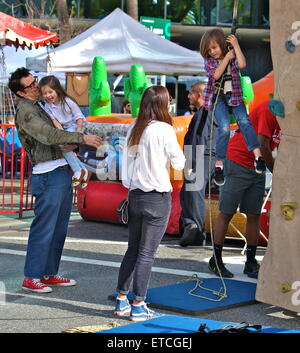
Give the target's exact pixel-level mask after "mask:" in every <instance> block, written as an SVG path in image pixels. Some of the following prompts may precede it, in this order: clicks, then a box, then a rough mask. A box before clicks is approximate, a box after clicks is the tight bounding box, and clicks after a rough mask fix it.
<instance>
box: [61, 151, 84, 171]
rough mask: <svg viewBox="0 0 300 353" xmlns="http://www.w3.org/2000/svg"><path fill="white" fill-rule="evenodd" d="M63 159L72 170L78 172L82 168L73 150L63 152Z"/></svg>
mask: <svg viewBox="0 0 300 353" xmlns="http://www.w3.org/2000/svg"><path fill="white" fill-rule="evenodd" d="M63 156H64V159H65V160H66V161H67V162H68V164H69V166H70V167H71V169H72V171H73V172H74V173H75V172H79V171H80V170H81V169H82V164H81V162H80V160H79V158H78V157H76V156H75V154H74V152H73V151H71V152H63Z"/></svg>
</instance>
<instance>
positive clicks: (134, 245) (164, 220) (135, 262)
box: [117, 189, 171, 300]
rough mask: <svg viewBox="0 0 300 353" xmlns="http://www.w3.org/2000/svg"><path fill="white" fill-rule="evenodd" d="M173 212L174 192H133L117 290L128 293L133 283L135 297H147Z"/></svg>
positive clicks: (130, 195)
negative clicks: (160, 248)
mask: <svg viewBox="0 0 300 353" xmlns="http://www.w3.org/2000/svg"><path fill="white" fill-rule="evenodd" d="M170 211H171V193H169V192H164V193H158V192H154V191H152V192H143V191H142V190H139V189H135V190H132V191H130V193H129V221H128V230H129V237H128V249H127V251H126V253H125V255H124V258H123V261H122V264H121V267H120V271H119V278H118V286H117V292H118V293H121V294H126V295H127V294H128V292H129V288H130V285H131V283H132V285H133V288H132V289H133V294H134V300H144V299H145V298H146V294H147V289H148V283H149V280H150V275H151V269H152V265H153V262H154V258H155V254H156V251H157V249H158V246H159V244H160V242H161V239H162V237H163V235H164V233H165V231H166V228H167V225H168V220H169V216H170Z"/></svg>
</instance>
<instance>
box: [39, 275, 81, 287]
mask: <svg viewBox="0 0 300 353" xmlns="http://www.w3.org/2000/svg"><path fill="white" fill-rule="evenodd" d="M41 282H42V283H43V284H46V285H49V286H62V287H70V286H75V285H76V281H75V280H74V279H68V278H63V277H60V276H44V277H43V278H41Z"/></svg>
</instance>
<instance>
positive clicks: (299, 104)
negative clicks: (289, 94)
mask: <svg viewBox="0 0 300 353" xmlns="http://www.w3.org/2000/svg"><path fill="white" fill-rule="evenodd" d="M296 107H297V109H298V110H300V99H299V100H298V102H297V103H296Z"/></svg>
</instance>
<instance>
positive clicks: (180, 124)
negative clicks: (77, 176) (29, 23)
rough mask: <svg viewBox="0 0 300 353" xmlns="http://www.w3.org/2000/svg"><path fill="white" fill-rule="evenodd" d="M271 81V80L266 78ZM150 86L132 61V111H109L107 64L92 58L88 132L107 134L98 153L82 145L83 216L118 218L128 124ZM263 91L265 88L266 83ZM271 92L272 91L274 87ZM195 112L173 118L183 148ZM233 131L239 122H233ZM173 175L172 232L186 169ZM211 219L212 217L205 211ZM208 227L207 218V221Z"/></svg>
mask: <svg viewBox="0 0 300 353" xmlns="http://www.w3.org/2000/svg"><path fill="white" fill-rule="evenodd" d="M268 82H269V80H268ZM264 83H265V82H263V84H262V82H257V85H258V86H259V88H258V90H259V91H260V90H262V87H261V86H265V84H264ZM242 84H243V92H244V99H245V103H246V104H249V103H251V102H252V101H253V89H254V92H255V90H256V84H254V85H253V89H252V84H251V81H250V79H249V78H248V77H243V78H242ZM150 85H151V84H150V83H148V82H147V80H146V75H145V72H144V69H143V67H142V66H141V65H132V67H131V69H130V73H129V76H128V77H127V78H126V79H125V82H124V91H125V98H126V99H127V100H128V101H129V102H130V107H131V114H112V113H111V99H110V97H111V93H110V86H109V83H108V80H107V71H106V64H105V62H104V60H103V58H102V57H99V56H97V57H95V58H94V60H93V66H92V73H91V76H90V79H89V108H90V116H88V117H87V122H86V127H85V131H86V133H91V134H97V135H98V136H100V137H102V138H103V141H104V143H103V145H102V146H101V147H100V148H99V149H98V150H97V151H96V150H92V149H91V148H90V147H87V146H84V147H81V149H80V152H79V154H78V157H79V158H80V160H81V161H82V162H83V163H84V164H85V166H86V167H87V168H88V169H89V170H90V171H92V172H93V176H92V178H91V180H90V182H89V184H88V187H87V188H86V189H84V190H82V189H78V200H77V201H78V210H79V212H80V215H81V216H82V218H83V219H86V220H99V221H108V222H118V217H117V214H116V208H117V206H118V205H119V203H120V202H121V201H122V200H123V199H124V198H126V195H127V189H126V188H125V187H123V185H122V182H121V175H120V173H121V162H122V149H123V145H124V141H125V137H126V134H127V129H128V126H129V124H130V123H132V122H133V121H134V119H135V118H136V117H137V116H138V112H139V104H140V101H141V98H142V95H143V92H144V91H145V89H146V88H147V87H149V86H150ZM263 88H264V89H263V90H264V92H265V87H263ZM271 92H273V90H272V91H271ZM191 118H192V116H191V115H190V116H176V117H173V127H174V129H175V132H176V135H177V139H178V142H179V144H180V146H181V147H182V148H183V141H184V136H185V134H186V132H187V129H188V126H189V123H190V121H191ZM231 127H232V130H234V129H236V128H237V127H236V124H235V122H234V121H232V124H231ZM170 179H171V183H172V186H173V192H172V209H171V215H170V220H169V224H168V227H167V231H166V232H167V233H168V234H179V233H180V229H179V228H180V214H181V207H180V198H179V194H180V190H181V187H182V184H183V172H176V173H175V172H174V170H172V169H171V170H170ZM210 202H212V204H213V207H212V212H213V217H212V218H213V220H214V218H215V215H216V213H217V207H218V199H212V200H211V201H210ZM264 216H265V217H262V228H263V232H264V233H265V234H267V233H268V231H267V228H268V227H267V222H268V214H267V213H266V215H264ZM207 217H208V215H207ZM205 223H206V225H207V230H208V231H209V220H208V219H207V221H206V222H205ZM232 223H233V224H235V226H236V227H237V228H239V229H241V232H244V227H245V219H244V217H243V216H242V215H240V214H237V215H236V216H235V217H234V219H233V222H232ZM229 233H231V234H233V236H238V234H237V233H236V230H235V229H234V228H233V227H231V228H230V229H229Z"/></svg>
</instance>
